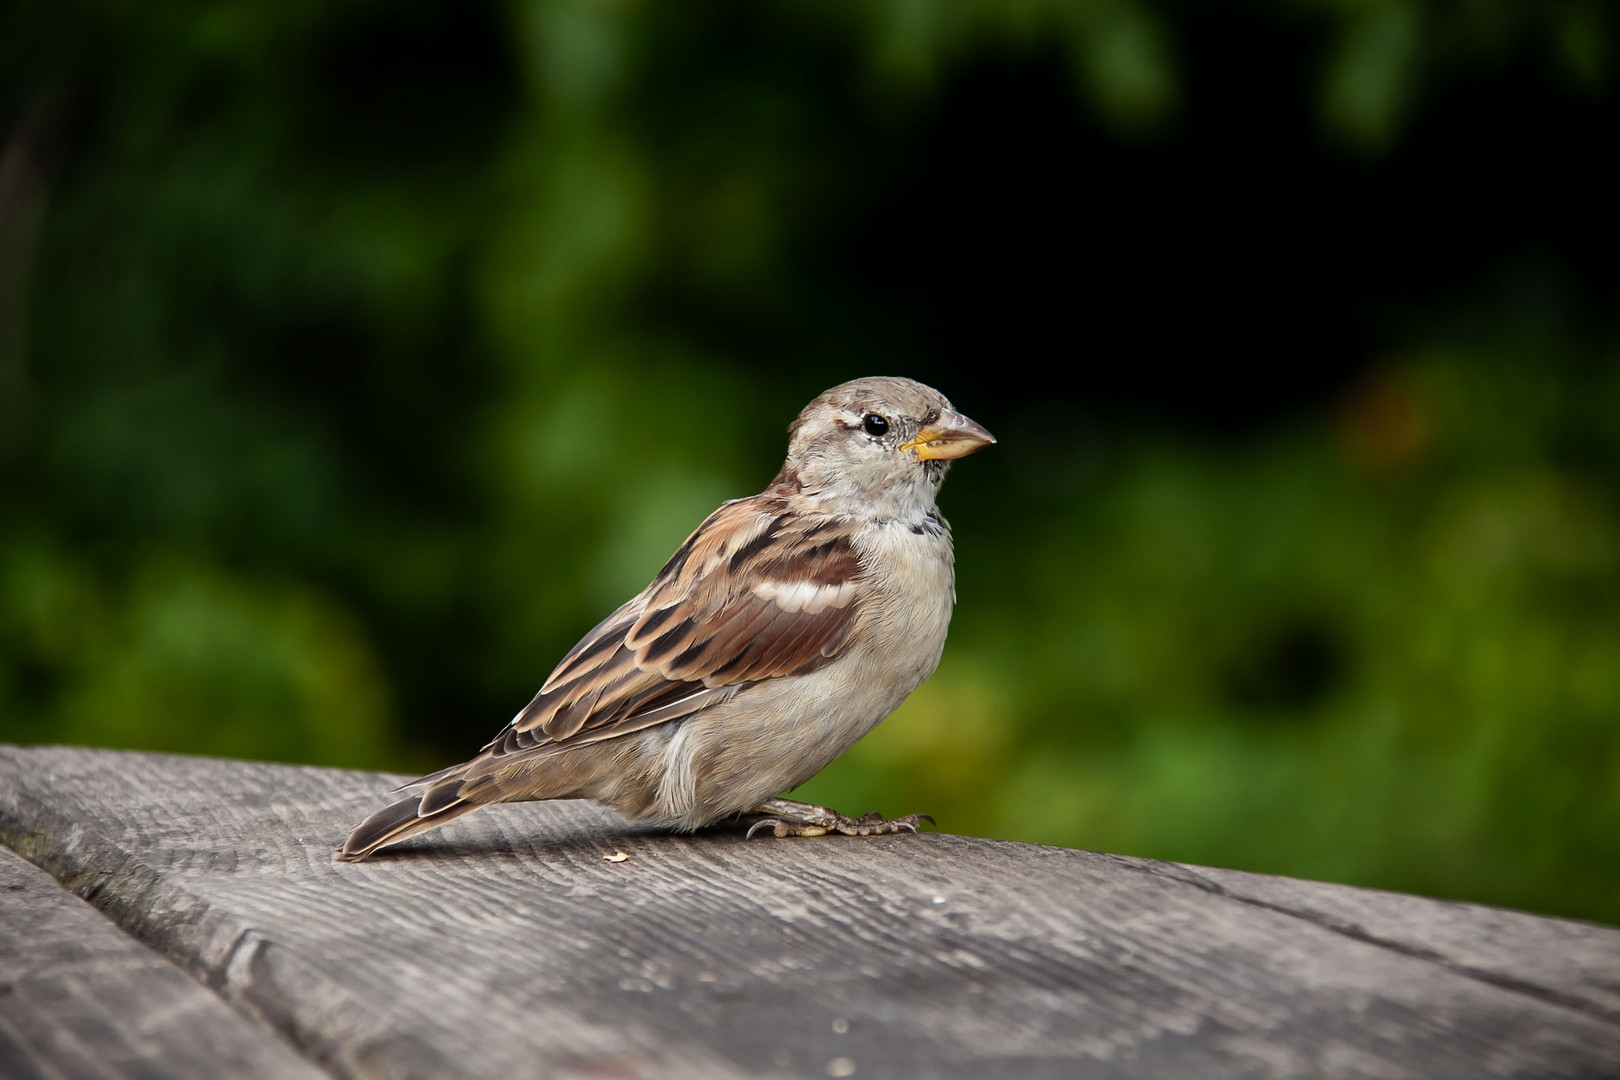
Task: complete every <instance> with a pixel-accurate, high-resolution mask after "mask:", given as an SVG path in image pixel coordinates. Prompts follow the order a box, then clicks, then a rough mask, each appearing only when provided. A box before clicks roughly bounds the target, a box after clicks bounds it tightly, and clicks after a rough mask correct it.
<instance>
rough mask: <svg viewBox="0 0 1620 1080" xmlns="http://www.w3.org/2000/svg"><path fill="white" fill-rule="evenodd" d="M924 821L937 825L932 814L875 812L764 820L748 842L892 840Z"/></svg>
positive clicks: (755, 825) (753, 829)
mask: <svg viewBox="0 0 1620 1080" xmlns="http://www.w3.org/2000/svg"><path fill="white" fill-rule="evenodd" d="M924 821H926V822H928V824H930V825H933V824H935V822H934V818H933V815H932V814H907V815H905V816H904V817H897V818H886V817H884V816H883V815H882V814H879V813H878V812H877V811H875V810H874V811H872V812H871V813H869V814H862V815H861V816H860V817H858V818H852V817H846V816H845V815H843V814H839V813H835V812H833V811H830V810H827V811H823V812H822V813H819V814H815V815H807V816H806V818H805V820H802V821H800V820H796V819H794V818H782V817H767V818H761V819H760V820H758V821H756V822H754V823H753V824H752V825H750V826H749V827H748V833H747V835H746V836H745V837H744V839H747V840H752V839H753V838H754V837H755V836H757V835H758V834H759V833H761V832H765V831H769V833H770V834H771V835H772V836H776V837H784V836H825V835H827V834H828V833H838V834H840V835H842V836H890V835H893V834H894V833H901V832H912V833H914V832H916V831H917V826H918V825H919V824H921V823H922V822H924Z"/></svg>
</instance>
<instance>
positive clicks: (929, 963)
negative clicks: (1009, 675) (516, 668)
mask: <svg viewBox="0 0 1620 1080" xmlns="http://www.w3.org/2000/svg"><path fill="white" fill-rule="evenodd" d="M397 782H398V778H395V777H387V776H379V775H376V774H363V773H352V772H338V771H332V770H319V769H303V768H292V767H286V766H273V765H262V764H249V763H242V762H222V761H212V760H206V759H197V758H179V757H163V756H150V755H139V754H120V753H110V752H103V751H85V750H70V749H60V748H36V749H15V748H10V749H0V838H3V839H4V840H5V842H6V843H7V844H9V845H10V846H12V847H13V848H15V849H17V850H19V851H21V852H23V853H24V854H25V855H27V856H28V857H29V858H30V859H32V860H33V861H35V862H36V863H38V864H39V865H41V866H43V867H44V868H46V869H47V870H49V871H50V872H51V873H52V874H53V875H55V876H56V877H57V878H58V879H60V880H61V881H62V882H63V883H64V884H66V885H67V886H68V887H70V888H71V889H73V890H74V891H76V892H78V893H79V894H80V895H83V896H85V897H86V898H88V899H90V900H91V901H92V902H93V903H94V904H96V905H97V906H98V907H100V908H101V909H102V910H103V911H104V912H105V913H106V914H107V915H108V916H109V917H111V918H112V919H113V920H114V921H115V922H116V923H118V924H119V925H121V926H123V927H125V928H126V929H128V930H129V931H130V932H131V933H134V934H136V935H139V936H140V937H142V938H145V939H146V940H148V941H150V942H151V943H153V944H154V945H156V946H157V947H159V948H161V949H162V950H164V951H165V952H167V953H169V954H170V955H171V956H173V957H175V958H177V959H179V960H180V961H181V962H183V963H186V964H188V965H189V966H190V967H191V968H192V969H193V970H194V971H195V972H197V973H198V974H199V975H200V976H201V977H202V978H203V979H205V980H207V981H208V982H209V983H210V985H214V986H217V987H218V988H219V990H220V992H221V993H222V994H223V995H225V996H226V997H227V998H229V999H230V1000H232V1001H233V1002H235V1003H237V1004H238V1005H239V1006H240V1007H241V1008H243V1009H245V1010H249V1011H251V1012H253V1013H254V1014H255V1015H257V1016H259V1017H261V1018H262V1019H263V1021H264V1022H265V1023H266V1024H268V1025H270V1026H271V1027H273V1028H275V1029H276V1030H277V1031H279V1032H281V1033H283V1034H284V1035H285V1036H287V1037H288V1038H290V1039H291V1040H292V1041H293V1042H294V1043H295V1044H297V1045H298V1046H299V1047H301V1048H302V1049H303V1050H304V1052H305V1053H306V1054H307V1055H309V1056H310V1057H311V1058H312V1059H313V1060H315V1061H317V1062H320V1063H322V1064H324V1065H325V1066H327V1067H328V1068H329V1069H330V1070H331V1071H333V1072H335V1073H337V1074H339V1075H343V1076H357V1077H361V1076H363V1077H380V1076H388V1077H408V1076H442V1075H472V1076H494V1075H503V1076H536V1077H540V1076H545V1077H551V1076H556V1077H587V1076H592V1077H601V1076H616V1077H662V1076H673V1077H704V1078H710V1077H741V1076H782V1077H790V1076H791V1077H825V1076H829V1075H851V1076H856V1077H984V1076H992V1075H1007V1076H1029V1077H1045V1076H1052V1077H1057V1076H1062V1077H1090V1076H1097V1077H1104V1076H1107V1077H1114V1076H1119V1077H1134V1076H1151V1077H1256V1076H1261V1077H1264V1076H1333V1077H1479V1076H1537V1077H1542V1076H1565V1077H1612V1076H1616V1075H1620V1066H1617V1062H1620V1021H1617V1019H1616V1016H1615V1012H1614V1002H1615V995H1616V979H1615V972H1616V970H1617V968H1616V966H1615V962H1614V961H1615V958H1617V957H1620V930H1614V929H1610V928H1604V927H1595V926H1587V925H1584V924H1580V923H1570V922H1562V921H1559V920H1548V919H1539V918H1537V917H1534V916H1527V915H1520V914H1516V913H1511V912H1500V911H1494V910H1491V909H1485V908H1479V907H1474V906H1471V905H1459V904H1442V903H1439V902H1436V901H1428V900H1422V899H1420V898H1416V897H1394V898H1392V897H1390V895H1389V894H1382V893H1369V892H1366V891H1363V890H1355V889H1348V888H1344V887H1340V886H1330V885H1320V884H1314V883H1308V882H1288V881H1286V880H1285V879H1269V878H1256V877H1255V876H1254V875H1235V876H1234V875H1231V874H1230V873H1229V872H1222V871H1210V870H1206V869H1202V868H1197V867H1184V866H1179V865H1177V864H1165V863H1155V862H1151V861H1147V860H1137V859H1128V858H1122V857H1118V856H1107V855H1098V854H1093V853H1089V852H1083V851H1071V850H1065V849H1058V848H1046V847H1035V846H1030V845H1023V844H1008V843H999V842H994V841H988V840H979V839H972V838H966V837H956V836H949V835H944V834H925V835H923V836H905V837H880V838H867V839H858V840H857V839H848V838H839V837H827V838H818V839H814V840H755V841H752V842H745V841H743V840H742V839H741V837H740V836H739V835H738V834H736V833H732V832H718V833H714V834H708V835H701V836H697V837H674V836H667V835H660V834H656V833H649V832H646V831H641V830H637V829H634V828H632V827H629V826H627V825H626V824H625V823H624V822H623V821H622V820H620V819H617V818H615V817H614V816H613V815H611V814H610V813H608V812H606V811H603V810H601V809H599V808H596V807H594V806H591V805H588V804H580V803H549V804H529V805H518V806H506V807H494V808H490V809H488V810H483V811H480V812H479V813H477V814H475V815H472V816H470V817H468V818H465V819H463V820H462V821H459V822H456V823H454V824H452V825H450V826H449V827H447V828H446V829H444V830H442V831H440V832H438V833H432V834H428V835H426V836H424V837H422V838H420V839H418V840H415V841H412V842H410V843H409V844H407V845H404V846H403V847H402V848H401V849H397V853H385V854H384V855H382V856H379V857H377V858H376V859H374V860H373V861H369V862H365V863H361V864H358V865H348V864H338V863H334V862H333V859H332V855H333V852H334V851H335V849H336V848H337V846H338V845H339V844H340V843H341V841H342V839H343V837H344V835H345V833H346V831H347V829H348V828H349V826H350V825H352V824H353V823H354V822H355V821H356V820H358V819H359V818H361V817H363V816H364V815H365V814H366V813H367V812H369V811H370V810H372V809H374V808H376V807H377V806H379V805H381V804H382V802H383V801H385V800H386V798H387V791H388V789H389V788H390V787H392V786H393V785H394V784H395V783H397ZM853 809H857V810H858V809H859V808H853ZM615 852H623V853H625V854H626V855H628V856H629V858H627V859H625V860H623V861H620V862H608V861H605V859H604V856H608V855H612V854H614V853H615Z"/></svg>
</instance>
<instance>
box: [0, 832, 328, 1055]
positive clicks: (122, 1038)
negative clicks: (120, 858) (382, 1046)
mask: <svg viewBox="0 0 1620 1080" xmlns="http://www.w3.org/2000/svg"><path fill="white" fill-rule="evenodd" d="M159 1063H161V1075H163V1076H168V1077H175V1078H186V1077H196V1078H198V1080H216V1078H218V1077H221V1076H263V1077H285V1078H287V1080H318V1078H319V1077H321V1076H323V1075H324V1074H323V1073H322V1072H321V1071H320V1070H319V1069H317V1068H315V1067H314V1066H312V1065H311V1064H310V1063H309V1062H308V1061H306V1060H305V1059H304V1058H302V1057H301V1056H299V1054H298V1053H297V1052H296V1051H295V1050H294V1049H293V1048H292V1045H291V1044H290V1043H288V1042H286V1041H285V1040H283V1039H281V1038H280V1037H278V1036H277V1035H275V1034H274V1033H272V1032H270V1031H267V1030H265V1029H264V1028H263V1027H262V1026H260V1025H259V1024H256V1023H254V1022H253V1021H252V1020H250V1019H248V1018H247V1017H245V1016H243V1015H242V1014H241V1013H239V1012H237V1011H236V1010H235V1009H232V1008H231V1007H230V1006H229V1005H227V1004H225V1002H223V1001H221V1000H220V998H219V997H218V996H217V995H216V994H214V992H213V991H211V990H209V989H208V988H207V987H204V986H201V985H199V984H198V983H197V982H196V980H194V979H192V978H190V977H189V976H187V975H186V973H185V972H183V971H181V970H180V969H179V968H177V967H175V966H174V964H172V963H170V962H169V961H167V960H165V959H163V958H162V957H161V956H158V955H157V954H156V953H154V952H152V950H151V949H148V948H146V947H145V946H144V945H142V944H140V943H139V942H137V941H135V940H134V939H132V938H131V937H130V936H129V935H128V934H125V933H124V932H123V931H121V930H119V929H118V928H117V927H115V926H113V925H112V924H111V923H109V922H108V921H107V920H106V919H104V918H102V916H101V915H100V914H99V913H98V912H97V911H96V910H95V908H92V907H91V906H90V905H88V904H86V903H85V902H84V901H83V900H80V899H79V898H78V897H76V896H74V895H72V894H71V893H68V892H64V891H63V889H62V887H61V886H60V885H59V884H57V882H56V881H55V879H53V878H52V877H51V876H50V875H49V874H47V873H45V872H44V871H43V870H40V869H39V868H38V867H35V866H31V865H29V864H28V863H27V862H24V861H23V860H22V859H20V858H18V857H17V856H16V855H13V854H12V853H11V852H9V851H6V850H4V849H0V1076H4V1077H8V1078H14V1080H21V1078H24V1077H40V1078H50V1080H55V1078H58V1077H61V1078H69V1077H73V1078H76V1077H107V1078H112V1077H140V1076H153V1075H155V1074H156V1072H157V1070H155V1069H154V1066H155V1065H157V1064H159Z"/></svg>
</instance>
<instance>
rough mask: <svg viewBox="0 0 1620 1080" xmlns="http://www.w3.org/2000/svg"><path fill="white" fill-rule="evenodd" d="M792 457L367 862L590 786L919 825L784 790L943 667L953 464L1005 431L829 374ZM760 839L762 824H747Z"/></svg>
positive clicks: (643, 811)
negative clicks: (457, 826) (478, 816)
mask: <svg viewBox="0 0 1620 1080" xmlns="http://www.w3.org/2000/svg"><path fill="white" fill-rule="evenodd" d="M789 433H790V435H789V445H788V456H787V461H786V462H785V463H784V464H783V466H782V470H781V471H780V472H779V473H778V474H777V476H776V479H775V480H774V481H772V483H771V485H770V486H769V487H768V488H766V489H765V490H764V491H763V492H761V493H760V494H758V495H755V496H752V497H750V498H746V499H738V500H735V501H733V502H729V503H726V504H725V505H723V506H721V507H720V508H719V509H718V510H716V511H715V512H714V513H713V514H710V515H709V517H708V519H707V520H705V521H704V522H703V524H701V525H699V526H698V528H697V530H696V531H695V532H693V533H692V535H691V536H689V537H687V539H686V541H685V543H683V544H682V545H681V546H680V547H679V548H678V549H677V550H676V552H675V554H674V555H673V556H671V558H670V560H669V562H668V563H666V564H665V565H664V568H663V569H662V570H661V571H659V573H658V576H657V577H655V578H654V579H653V581H652V583H651V584H650V585H648V586H647V588H646V589H644V590H643V591H642V592H641V593H640V594H638V595H637V596H636V597H635V598H633V599H632V600H630V601H629V602H628V603H626V604H625V605H624V606H623V607H621V608H619V609H618V610H617V611H615V612H614V613H613V614H611V615H609V616H608V617H607V618H606V619H604V620H603V621H602V622H601V623H600V624H598V625H597V626H596V627H595V628H594V629H593V630H591V631H590V633H588V634H586V635H585V637H584V638H582V639H581V640H580V642H579V644H577V645H575V646H574V648H573V649H572V650H570V651H569V653H568V654H567V655H566V656H564V657H563V659H562V661H561V662H560V663H559V664H558V665H557V667H556V669H555V670H554V671H552V673H551V675H550V676H549V677H548V678H547V679H546V681H545V684H544V685H543V686H541V688H540V692H539V693H537V694H536V695H535V697H534V699H533V700H532V701H530V702H529V704H528V705H527V706H525V707H524V708H523V709H522V710H521V711H520V712H519V713H518V714H517V715H516V716H515V717H513V718H512V721H511V723H509V724H508V725H507V726H506V727H505V728H504V729H503V730H502V731H501V733H500V734H499V735H497V736H496V737H495V738H494V739H493V740H491V741H490V742H489V743H488V744H487V745H486V746H485V747H484V748H483V750H482V751H481V752H480V753H479V754H478V755H477V756H476V757H474V758H472V759H471V760H469V761H467V762H464V763H462V764H460V765H455V766H452V767H450V768H448V769H444V770H441V771H440V772H437V773H434V774H432V775H431V776H427V777H424V778H422V780H420V781H418V782H417V784H416V785H412V786H413V787H419V788H420V790H419V791H418V792H417V793H416V794H413V795H410V796H408V797H406V798H404V799H401V800H400V801H398V802H396V803H394V804H392V805H390V806H388V807H385V808H384V809H382V810H380V811H378V812H377V813H375V814H373V815H372V816H371V817H369V818H367V819H366V820H365V821H363V822H361V823H360V824H359V825H358V826H356V827H355V829H354V831H353V833H352V834H351V835H350V836H349V838H348V841H347V843H345V844H344V846H343V850H342V852H341V854H340V855H339V858H341V859H343V860H346V861H358V860H360V859H363V858H365V857H366V856H368V855H370V854H371V853H372V852H374V851H376V850H377V849H378V848H379V847H383V846H384V845H387V844H392V843H396V842H398V841H400V840H403V839H405V838H406V837H409V836H414V835H416V834H418V833H420V832H423V831H426V830H427V829H431V828H434V827H435V826H438V825H441V824H443V823H444V822H446V821H450V820H452V819H453V818H456V817H459V816H460V815H462V814H464V813H467V812H469V811H471V810H474V809H476V808H477V807H479V806H482V805H486V804H488V803H494V802H513V801H523V800H531V799H554V798H579V797H583V798H593V799H597V800H599V801H601V802H604V803H606V804H608V805H610V806H612V807H614V808H615V809H617V810H619V811H620V812H621V813H624V814H626V815H628V816H629V817H632V818H635V819H638V820H644V821H650V822H654V823H656V824H660V825H665V826H669V827H672V828H678V829H694V828H698V827H700V826H702V825H705V824H707V823H709V822H711V821H714V820H717V819H719V818H722V817H726V816H730V815H735V814H738V813H743V812H747V811H757V812H760V813H764V814H767V815H770V816H769V817H767V818H766V819H765V820H764V821H762V822H760V824H759V826H756V830H757V828H760V827H766V828H769V829H770V830H771V831H772V832H774V833H775V834H776V835H778V836H786V835H819V834H820V833H824V832H828V831H837V832H844V833H851V834H861V835H866V834H870V833H879V832H895V831H899V830H902V829H910V830H913V831H915V828H916V825H917V822H918V820H919V819H920V818H921V817H925V816H926V815H912V816H910V817H907V818H898V819H894V820H892V821H885V820H883V819H882V818H878V817H877V816H876V815H870V814H869V815H867V816H865V817H863V818H846V817H844V816H843V815H840V814H837V813H835V812H833V811H830V810H826V809H824V808H822V807H816V806H809V805H807V804H804V803H795V802H791V801H789V800H785V799H780V798H775V797H774V796H776V795H777V794H778V793H780V792H782V791H785V790H788V789H790V788H792V787H794V786H795V785H797V784H799V783H802V782H803V781H805V780H807V779H809V778H810V777H811V776H813V775H814V774H815V773H816V772H818V771H820V770H821V768H822V767H824V766H825V765H826V764H827V763H828V762H829V761H831V760H832V759H833V758H835V757H837V756H838V755H839V754H840V753H842V752H843V751H844V750H846V749H848V748H849V746H851V745H852V744H853V743H854V742H855V741H856V740H858V739H859V738H860V737H861V736H862V735H864V734H866V733H867V732H868V731H870V730H871V729H872V728H873V727H875V726H876V725H877V724H878V723H879V722H881V721H882V720H883V719H884V718H885V717H886V716H888V715H889V713H891V712H893V711H894V709H895V708H896V707H897V706H899V704H900V702H902V701H903V700H905V698H906V696H907V695H908V694H910V693H911V691H912V690H914V689H916V687H917V685H918V684H920V683H921V682H922V680H923V679H925V678H927V677H928V675H929V674H931V673H932V672H933V670H934V667H935V666H936V665H937V664H938V662H939V654H940V650H941V649H942V648H943V647H944V643H945V632H946V629H947V628H948V626H949V623H950V615H951V608H952V606H953V605H954V603H955V584H954V564H953V559H952V555H951V544H950V531H949V528H948V526H947V525H946V524H945V521H944V519H943V518H941V517H940V516H939V513H938V511H937V510H935V508H934V496H935V493H936V492H937V490H938V488H939V485H940V482H941V481H942V480H943V478H944V474H945V469H946V466H947V465H948V463H949V461H950V460H952V459H954V458H958V457H962V456H964V455H966V454H969V453H971V452H973V451H974V450H977V449H978V448H980V447H982V446H985V445H987V444H989V443H992V442H994V441H995V440H994V439H993V438H991V436H990V433H989V432H987V431H985V430H984V429H983V428H982V427H980V426H979V425H977V424H975V423H974V422H973V421H971V420H969V419H967V418H966V417H964V416H962V415H961V414H959V413H957V412H956V411H955V410H954V409H952V408H951V405H950V402H949V401H947V400H946V399H945V398H944V397H943V396H942V395H941V394H939V393H938V392H937V391H935V390H932V389H930V388H928V387H926V386H923V385H922V384H921V383H916V382H912V381H911V380H909V379H896V378H870V379H857V380H855V381H853V382H848V383H844V384H842V385H841V386H836V387H834V388H833V389H831V390H828V391H827V392H826V393H824V394H822V395H821V396H820V397H818V398H816V400H814V401H812V402H811V403H810V404H809V405H808V406H806V407H805V409H804V411H803V412H802V413H800V414H799V417H798V419H796V420H795V421H794V422H793V424H792V425H791V427H790V428H789ZM750 835H752V831H751V833H750Z"/></svg>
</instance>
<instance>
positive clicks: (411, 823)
mask: <svg viewBox="0 0 1620 1080" xmlns="http://www.w3.org/2000/svg"><path fill="white" fill-rule="evenodd" d="M461 786H462V784H461V778H460V777H456V778H455V779H453V780H449V782H448V783H445V782H443V781H441V782H439V783H436V784H434V785H433V786H432V787H429V788H427V789H426V790H425V791H422V792H420V793H418V794H416V795H407V796H406V797H405V798H403V799H401V800H399V801H398V802H396V803H390V804H389V805H388V806H385V807H383V808H382V809H381V810H379V811H377V812H376V813H375V814H372V815H371V816H370V817H368V818H366V820H364V821H362V822H361V823H360V824H358V825H356V826H355V827H354V831H353V832H351V833H350V834H349V839H348V840H346V841H344V844H343V850H342V851H341V852H339V853H338V859H339V861H341V862H359V861H360V860H361V859H364V858H365V857H366V856H367V855H370V854H371V853H372V852H374V851H376V850H377V849H378V848H380V847H383V846H385V845H388V844H394V843H398V842H399V841H401V840H404V839H406V838H407V837H411V836H415V835H416V834H418V833H424V832H427V831H428V830H429V829H436V828H438V827H439V826H440V825H443V824H444V823H445V822H447V821H452V820H454V819H456V818H458V817H460V816H461V815H462V814H465V813H468V812H469V811H472V810H476V809H478V807H480V806H482V805H483V804H484V802H485V801H486V800H484V799H476V798H468V793H467V792H463V791H461V790H459V789H460V788H461Z"/></svg>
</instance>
